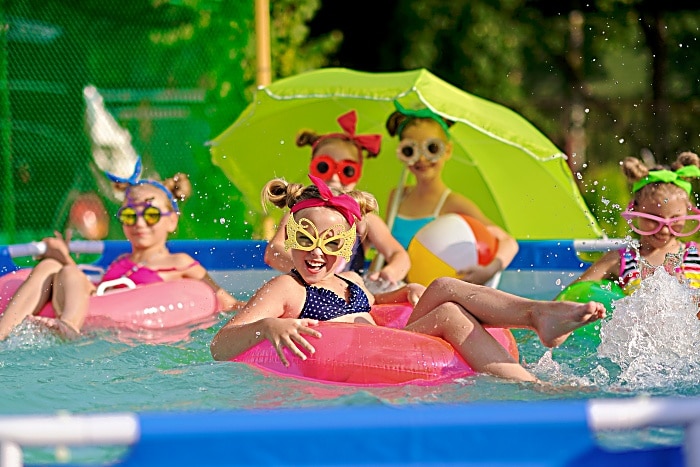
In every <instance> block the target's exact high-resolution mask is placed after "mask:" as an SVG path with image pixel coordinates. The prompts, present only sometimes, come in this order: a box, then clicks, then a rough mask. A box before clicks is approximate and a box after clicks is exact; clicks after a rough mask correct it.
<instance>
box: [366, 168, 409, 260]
mask: <svg viewBox="0 0 700 467" xmlns="http://www.w3.org/2000/svg"><path fill="white" fill-rule="evenodd" d="M407 179H408V166H406V165H404V166H403V169H401V176H400V177H399V184H398V186H397V187H396V192H395V195H396V196H394V199H392V200H391V206H389V214H388V215H387V218H386V225H387V227H389V231H391V229H392V228H393V227H394V220H395V219H396V215H397V214H398V213H399V205H400V204H401V198H402V196H403V187H405V186H406V180H407ZM385 262H386V258H384V255H382V254H378V255H377V256H376V258H374V261H373V262H372V265H371V266H370V269H369V272H370V274H372V273H375V272H378V271H381V270H382V268H383V267H384V263H385Z"/></svg>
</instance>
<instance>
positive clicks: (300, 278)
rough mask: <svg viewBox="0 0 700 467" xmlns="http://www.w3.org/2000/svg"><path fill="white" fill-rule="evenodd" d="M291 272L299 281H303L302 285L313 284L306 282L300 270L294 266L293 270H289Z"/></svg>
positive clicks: (308, 285)
mask: <svg viewBox="0 0 700 467" xmlns="http://www.w3.org/2000/svg"><path fill="white" fill-rule="evenodd" d="M289 274H290V275H291V276H292V277H293V278H295V279H296V280H297V281H299V282H301V285H303V286H304V287H307V288H308V287H311V285H310V284H309V283H308V282H306V281H305V280H304V278H303V277H301V274H299V271H297V270H296V269H294V268H292V270H291V271H289Z"/></svg>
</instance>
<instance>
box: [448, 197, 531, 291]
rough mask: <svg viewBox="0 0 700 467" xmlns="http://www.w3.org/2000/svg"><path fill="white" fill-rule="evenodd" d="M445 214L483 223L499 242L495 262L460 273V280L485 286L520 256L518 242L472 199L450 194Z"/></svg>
mask: <svg viewBox="0 0 700 467" xmlns="http://www.w3.org/2000/svg"><path fill="white" fill-rule="evenodd" d="M443 212H454V213H457V214H464V215H466V216H470V217H473V218H475V219H477V220H478V221H481V222H482V223H483V224H484V225H485V226H486V229H487V230H488V231H489V233H490V234H491V235H493V236H494V237H495V238H496V239H497V240H498V249H497V250H496V255H495V256H494V258H493V260H491V262H490V263H489V264H487V265H484V266H480V265H475V266H472V267H469V268H466V269H464V270H463V271H458V274H459V276H460V278H461V279H462V280H464V281H467V282H472V283H474V284H484V283H486V282H487V281H488V280H489V279H491V278H492V277H493V276H494V275H495V274H496V273H498V272H499V271H502V270H504V269H505V268H507V267H508V265H509V264H510V263H511V262H512V261H513V258H515V255H516V254H518V250H519V247H518V242H517V241H516V240H515V238H513V237H512V236H510V234H508V232H506V231H505V230H503V229H502V228H500V227H498V226H497V225H495V224H494V223H493V222H492V221H491V219H489V218H488V217H486V216H485V215H484V213H483V212H481V209H479V207H478V206H477V205H476V204H475V203H474V202H473V201H472V200H470V199H468V198H466V197H464V196H462V195H460V194H458V193H450V196H449V197H448V198H447V201H446V202H445V207H444V208H443Z"/></svg>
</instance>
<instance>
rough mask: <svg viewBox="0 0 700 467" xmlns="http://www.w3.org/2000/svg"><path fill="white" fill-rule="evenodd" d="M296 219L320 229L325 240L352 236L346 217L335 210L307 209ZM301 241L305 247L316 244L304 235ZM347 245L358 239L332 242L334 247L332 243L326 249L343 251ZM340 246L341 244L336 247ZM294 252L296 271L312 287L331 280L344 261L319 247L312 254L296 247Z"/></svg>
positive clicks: (295, 217) (293, 260) (320, 234)
mask: <svg viewBox="0 0 700 467" xmlns="http://www.w3.org/2000/svg"><path fill="white" fill-rule="evenodd" d="M293 215H294V219H295V220H296V221H297V222H299V221H301V219H307V220H309V221H311V222H312V223H313V224H314V226H315V227H316V230H317V234H318V236H319V237H321V238H322V239H328V238H330V237H333V236H336V235H339V234H342V233H343V232H348V231H349V230H350V228H351V227H350V225H349V224H348V221H347V220H346V219H345V217H343V216H342V214H340V213H339V212H338V211H336V210H335V209H332V208H327V207H313V208H307V209H302V210H300V211H297V212H295V213H294V214H293ZM307 230H308V229H307ZM310 232H312V233H315V232H313V230H310ZM297 240H298V242H299V244H301V245H302V246H307V245H305V244H304V243H307V242H308V243H311V242H312V241H313V240H311V239H309V238H308V237H304V236H303V235H299V234H298V236H297ZM345 241H350V242H354V241H355V238H352V239H348V240H332V241H331V242H333V243H331V242H329V244H326V248H327V249H337V248H341V247H342V246H343V245H344V242H345ZM336 242H338V243H337V244H336ZM290 251H291V254H292V262H293V263H294V267H295V269H296V270H297V271H298V272H299V274H301V276H302V278H303V279H304V280H305V281H306V282H307V283H309V284H316V283H318V282H320V281H322V280H324V279H326V278H327V277H329V276H332V275H333V273H334V272H335V270H336V268H337V266H338V261H343V260H344V259H343V258H341V257H339V256H337V255H331V254H326V253H324V252H323V251H322V250H321V248H320V247H319V246H316V247H315V248H314V249H312V250H310V251H304V250H300V249H297V248H293V247H292V248H291V250H290Z"/></svg>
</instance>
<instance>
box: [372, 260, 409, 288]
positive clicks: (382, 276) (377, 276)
mask: <svg viewBox="0 0 700 467" xmlns="http://www.w3.org/2000/svg"><path fill="white" fill-rule="evenodd" d="M395 269H396V268H394V267H392V265H390V264H388V265H386V266H384V267H383V268H382V269H381V270H380V271H375V272H373V273H371V274H370V275H368V276H367V279H368V280H371V281H375V282H376V281H380V282H386V283H388V284H390V285H396V284H398V283H399V282H401V280H402V279H403V277H399V274H398V273H397V271H395Z"/></svg>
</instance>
